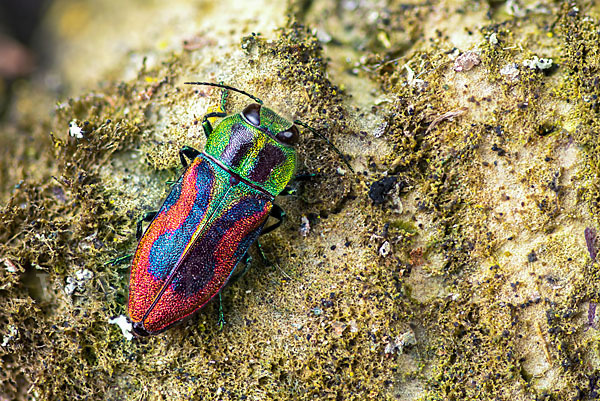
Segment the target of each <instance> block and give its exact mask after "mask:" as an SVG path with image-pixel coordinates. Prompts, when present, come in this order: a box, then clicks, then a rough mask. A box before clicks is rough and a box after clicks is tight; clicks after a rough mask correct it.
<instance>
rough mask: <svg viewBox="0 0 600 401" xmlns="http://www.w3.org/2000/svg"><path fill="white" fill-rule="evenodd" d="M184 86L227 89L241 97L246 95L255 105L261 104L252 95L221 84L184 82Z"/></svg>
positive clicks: (260, 101) (261, 102)
mask: <svg viewBox="0 0 600 401" xmlns="http://www.w3.org/2000/svg"><path fill="white" fill-rule="evenodd" d="M184 84H186V85H206V86H216V87H217V88H223V89H228V90H232V91H234V92H237V93H241V94H242V95H246V96H248V97H249V98H250V99H252V100H254V101H255V102H256V103H258V104H263V101H262V100H260V99H259V98H257V97H256V96H254V95H251V94H249V93H248V92H244V91H243V90H241V89H237V88H234V87H233V86H229V85H223V84H215V83H213V82H184Z"/></svg>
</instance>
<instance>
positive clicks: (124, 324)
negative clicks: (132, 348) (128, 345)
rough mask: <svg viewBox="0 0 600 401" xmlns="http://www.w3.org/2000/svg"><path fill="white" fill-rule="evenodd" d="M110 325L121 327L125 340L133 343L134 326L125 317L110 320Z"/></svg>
mask: <svg viewBox="0 0 600 401" xmlns="http://www.w3.org/2000/svg"><path fill="white" fill-rule="evenodd" d="M108 323H110V324H116V325H117V326H119V328H120V329H121V332H122V333H123V337H125V339H127V340H128V341H131V339H132V338H133V334H131V330H132V326H131V323H129V320H127V317H126V316H125V315H120V316H117V317H115V318H113V319H108Z"/></svg>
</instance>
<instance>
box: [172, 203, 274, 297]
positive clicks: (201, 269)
mask: <svg viewBox="0 0 600 401" xmlns="http://www.w3.org/2000/svg"><path fill="white" fill-rule="evenodd" d="M267 202H268V201H267V200H265V199H260V198H259V199H257V198H254V197H245V198H242V199H240V201H239V202H237V203H235V204H234V205H232V206H231V207H230V208H229V209H228V210H227V212H226V213H225V214H224V215H223V216H221V217H219V218H217V219H216V220H214V221H213V222H212V223H211V224H210V227H209V229H208V230H207V231H206V233H205V234H204V235H203V236H202V238H198V240H197V241H196V243H195V244H194V246H193V247H192V249H190V252H189V254H188V255H187V257H186V259H185V260H184V261H183V262H182V264H181V266H180V267H179V269H178V270H177V272H176V273H175V276H174V277H173V281H172V282H171V288H172V289H173V291H175V292H178V293H180V294H182V295H183V296H185V297H191V296H193V295H195V294H197V293H198V292H199V291H201V290H202V289H203V288H204V287H205V286H206V284H208V283H209V282H210V281H211V279H212V278H213V276H214V272H215V266H216V261H217V257H218V255H217V254H216V251H217V246H218V244H219V242H220V241H221V240H222V239H223V237H224V236H225V234H226V233H227V231H228V230H230V229H232V228H233V226H234V225H235V224H236V223H237V222H239V221H242V220H245V219H247V218H249V217H251V216H252V215H253V214H255V213H260V212H261V211H262V210H263V209H264V207H265V204H266V203H267ZM259 232H260V229H255V230H253V231H252V232H251V233H249V235H248V236H246V237H245V238H244V239H243V240H242V241H240V242H239V243H237V244H230V246H231V247H235V252H234V255H233V260H232V262H233V263H234V266H235V265H237V263H238V262H239V260H240V259H241V257H242V256H243V255H244V254H245V253H246V251H247V250H248V248H249V247H250V245H252V243H253V242H254V241H255V240H256V237H257V236H258V234H259Z"/></svg>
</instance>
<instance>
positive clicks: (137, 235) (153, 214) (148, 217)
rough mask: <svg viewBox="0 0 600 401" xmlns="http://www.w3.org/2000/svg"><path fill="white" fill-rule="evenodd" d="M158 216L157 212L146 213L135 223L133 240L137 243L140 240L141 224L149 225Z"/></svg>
mask: <svg viewBox="0 0 600 401" xmlns="http://www.w3.org/2000/svg"><path fill="white" fill-rule="evenodd" d="M157 214H158V211H157V210H155V211H153V212H147V213H146V214H145V215H144V217H142V218H141V219H139V220H138V222H137V227H136V230H135V238H136V239H137V240H138V241H139V240H140V238H142V233H143V232H142V231H143V227H142V223H143V222H146V223H149V222H151V221H152V220H154V218H155V217H156V215H157Z"/></svg>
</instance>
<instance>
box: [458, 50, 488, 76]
mask: <svg viewBox="0 0 600 401" xmlns="http://www.w3.org/2000/svg"><path fill="white" fill-rule="evenodd" d="M480 63H481V58H480V57H479V54H477V53H476V52H473V51H468V52H464V53H463V54H461V55H460V56H458V57H457V58H456V60H454V71H456V72H465V71H469V70H471V69H472V68H473V67H475V66H476V65H479V64H480Z"/></svg>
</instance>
